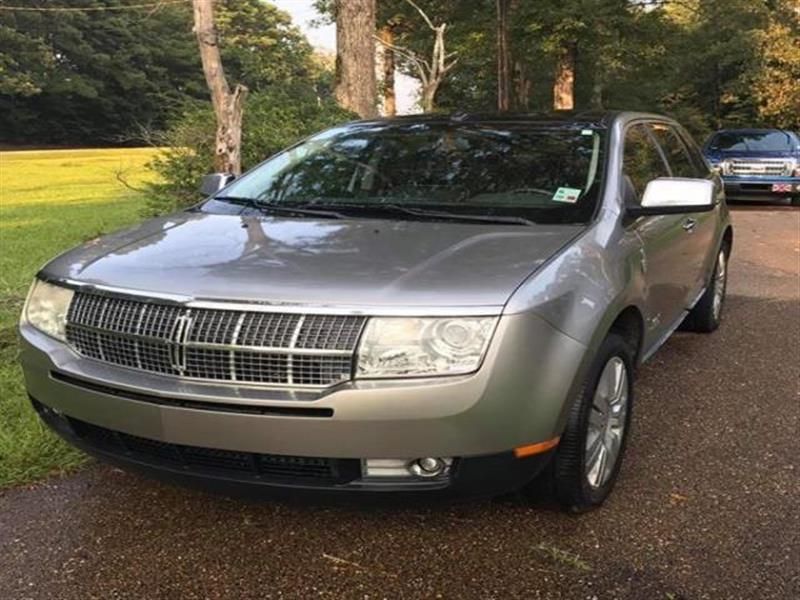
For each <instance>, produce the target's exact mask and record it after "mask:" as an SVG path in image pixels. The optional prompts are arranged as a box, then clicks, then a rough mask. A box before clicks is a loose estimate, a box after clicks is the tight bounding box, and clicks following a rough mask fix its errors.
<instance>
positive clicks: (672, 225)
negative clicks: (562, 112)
mask: <svg viewBox="0 0 800 600" xmlns="http://www.w3.org/2000/svg"><path fill="white" fill-rule="evenodd" d="M622 174H623V180H624V185H625V186H626V187H627V188H628V190H627V194H626V195H627V196H628V201H629V202H636V203H638V202H641V200H642V196H643V195H644V190H645V188H646V187H647V184H648V183H650V182H651V181H652V180H654V179H658V178H659V177H669V176H670V170H669V167H667V163H666V161H665V160H664V157H663V155H662V153H661V150H660V149H659V147H658V145H657V144H656V143H655V140H654V139H653V136H652V134H651V133H650V131H649V124H648V123H645V122H641V123H636V124H634V125H631V126H630V127H629V128H628V129H627V131H626V133H625V145H624V150H623V159H622ZM683 222H684V216H683V215H657V216H644V217H639V218H637V219H636V220H635V221H633V222H632V223H630V225H629V226H628V227H629V228H630V229H632V230H633V231H634V232H635V233H636V234H637V235H638V236H639V239H640V240H641V241H642V245H643V249H642V251H643V254H644V256H643V260H642V272H643V277H644V281H645V286H646V290H645V305H644V312H645V315H644V317H645V329H646V331H645V347H649V346H650V345H651V344H655V343H658V342H659V341H660V340H661V338H663V337H664V336H665V335H666V334H668V333H669V332H670V331H671V330H672V328H673V327H675V326H676V325H677V323H678V319H680V318H681V317H682V315H683V311H684V310H685V308H686V306H685V305H686V296H687V290H686V281H687V278H686V277H684V278H681V277H678V276H676V268H680V265H681V263H682V262H683V261H684V260H685V259H684V255H685V253H686V250H685V249H684V247H683V246H682V242H683V240H684V237H685V231H684V230H683Z"/></svg>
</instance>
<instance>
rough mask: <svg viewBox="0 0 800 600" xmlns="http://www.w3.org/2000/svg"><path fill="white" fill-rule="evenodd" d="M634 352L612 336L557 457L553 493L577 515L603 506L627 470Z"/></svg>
mask: <svg viewBox="0 0 800 600" xmlns="http://www.w3.org/2000/svg"><path fill="white" fill-rule="evenodd" d="M633 361H634V350H633V349H632V348H631V347H630V345H629V343H628V342H627V341H626V340H625V338H624V337H622V336H621V335H619V334H618V333H615V332H612V333H610V334H609V335H608V337H607V338H606V339H605V341H604V342H603V344H602V345H601V346H600V349H599V351H598V353H597V356H596V358H595V361H594V363H593V364H592V367H591V368H590V370H589V375H588V377H587V379H586V382H585V383H584V385H583V387H582V389H581V392H580V394H579V397H578V398H577V400H576V402H575V404H574V406H573V407H572V411H571V413H570V416H569V420H568V422H567V427H566V429H565V430H564V434H563V435H562V437H561V443H560V444H559V447H558V450H557V452H556V456H555V460H554V464H553V468H552V477H553V489H554V491H555V495H556V498H557V499H558V501H559V503H560V504H561V505H562V506H564V507H565V508H567V509H569V510H571V511H573V512H583V511H586V510H589V509H592V508H594V507H597V506H599V505H600V504H602V503H603V501H604V500H605V499H606V497H608V495H609V493H610V492H611V489H612V488H613V487H614V483H615V481H616V479H617V475H618V473H619V469H620V465H621V464H622V455H623V453H624V452H625V444H626V441H627V437H628V429H629V424H630V419H631V410H632V408H633Z"/></svg>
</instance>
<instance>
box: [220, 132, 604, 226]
mask: <svg viewBox="0 0 800 600" xmlns="http://www.w3.org/2000/svg"><path fill="white" fill-rule="evenodd" d="M603 138H604V131H603V130H595V129H582V128H574V129H573V128H565V127H563V126H562V127H560V128H531V126H530V125H527V126H522V125H513V126H512V125H509V124H507V123H504V124H486V123H484V124H464V123H451V122H448V123H413V124H407V123H357V124H352V125H347V126H344V127H340V128H335V129H331V130H328V131H325V132H323V133H321V134H319V135H316V136H314V137H312V138H310V139H309V140H307V141H305V142H303V143H301V144H299V145H297V146H294V147H293V148H290V149H289V150H286V151H284V152H282V153H280V154H278V155H276V156H274V157H273V158H271V159H269V160H267V161H266V162H264V163H262V164H261V165H260V166H258V167H256V168H255V169H253V170H252V171H251V172H249V173H248V174H247V175H245V176H244V177H242V178H241V179H239V180H238V181H236V182H234V183H233V184H231V185H230V186H228V187H227V188H226V189H225V190H224V191H223V192H222V193H221V196H220V197H218V200H225V198H230V199H231V200H232V201H234V200H235V201H239V202H241V201H242V200H250V201H252V202H253V204H256V205H258V204H266V205H272V206H276V205H281V206H298V207H299V206H303V207H307V208H309V207H312V208H313V207H317V208H321V207H326V208H328V209H332V210H336V211H337V212H340V213H345V214H348V215H354V216H359V215H362V216H369V215H373V214H375V213H383V212H385V213H390V214H391V215H392V218H415V219H425V218H426V217H431V218H433V215H434V214H435V218H436V219H442V218H446V216H447V215H448V214H450V215H453V216H454V217H457V216H464V215H473V216H496V217H506V216H507V217H520V218H521V219H526V220H528V221H532V222H547V223H577V222H587V221H589V220H590V219H591V217H592V215H593V213H594V208H595V205H596V203H597V198H598V196H599V194H600V183H601V182H600V179H601V177H602V173H603V164H604V157H603V146H604V144H603ZM398 208H402V209H419V210H398ZM507 222H514V221H513V220H508V221H507Z"/></svg>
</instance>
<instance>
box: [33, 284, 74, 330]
mask: <svg viewBox="0 0 800 600" xmlns="http://www.w3.org/2000/svg"><path fill="white" fill-rule="evenodd" d="M73 295H74V292H73V291H72V290H71V289H69V288H65V287H61V286H58V285H53V284H52V283H47V282H46V281H42V280H41V279H36V280H35V281H34V282H33V285H32V286H31V290H30V292H28V299H27V300H26V301H25V307H24V308H23V309H22V318H23V319H24V320H25V321H26V322H28V323H29V324H31V325H33V326H34V327H35V328H36V329H38V330H39V331H41V332H42V333H46V334H47V335H49V336H51V337H54V338H56V339H57V340H61V341H65V340H66V323H67V310H69V303H70V302H71V301H72V296H73Z"/></svg>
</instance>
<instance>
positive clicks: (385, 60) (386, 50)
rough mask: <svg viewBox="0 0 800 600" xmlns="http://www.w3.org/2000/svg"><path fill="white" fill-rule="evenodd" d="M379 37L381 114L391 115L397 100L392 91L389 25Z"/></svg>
mask: <svg viewBox="0 0 800 600" xmlns="http://www.w3.org/2000/svg"><path fill="white" fill-rule="evenodd" d="M380 39H381V42H382V43H383V50H382V52H381V62H382V65H381V66H382V70H383V82H382V84H383V85H382V88H383V114H384V115H385V116H387V117H393V116H395V115H396V114H397V100H396V96H395V91H394V50H393V49H392V46H394V31H393V30H392V27H391V25H387V26H385V27H384V28H383V29H381V32H380Z"/></svg>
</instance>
